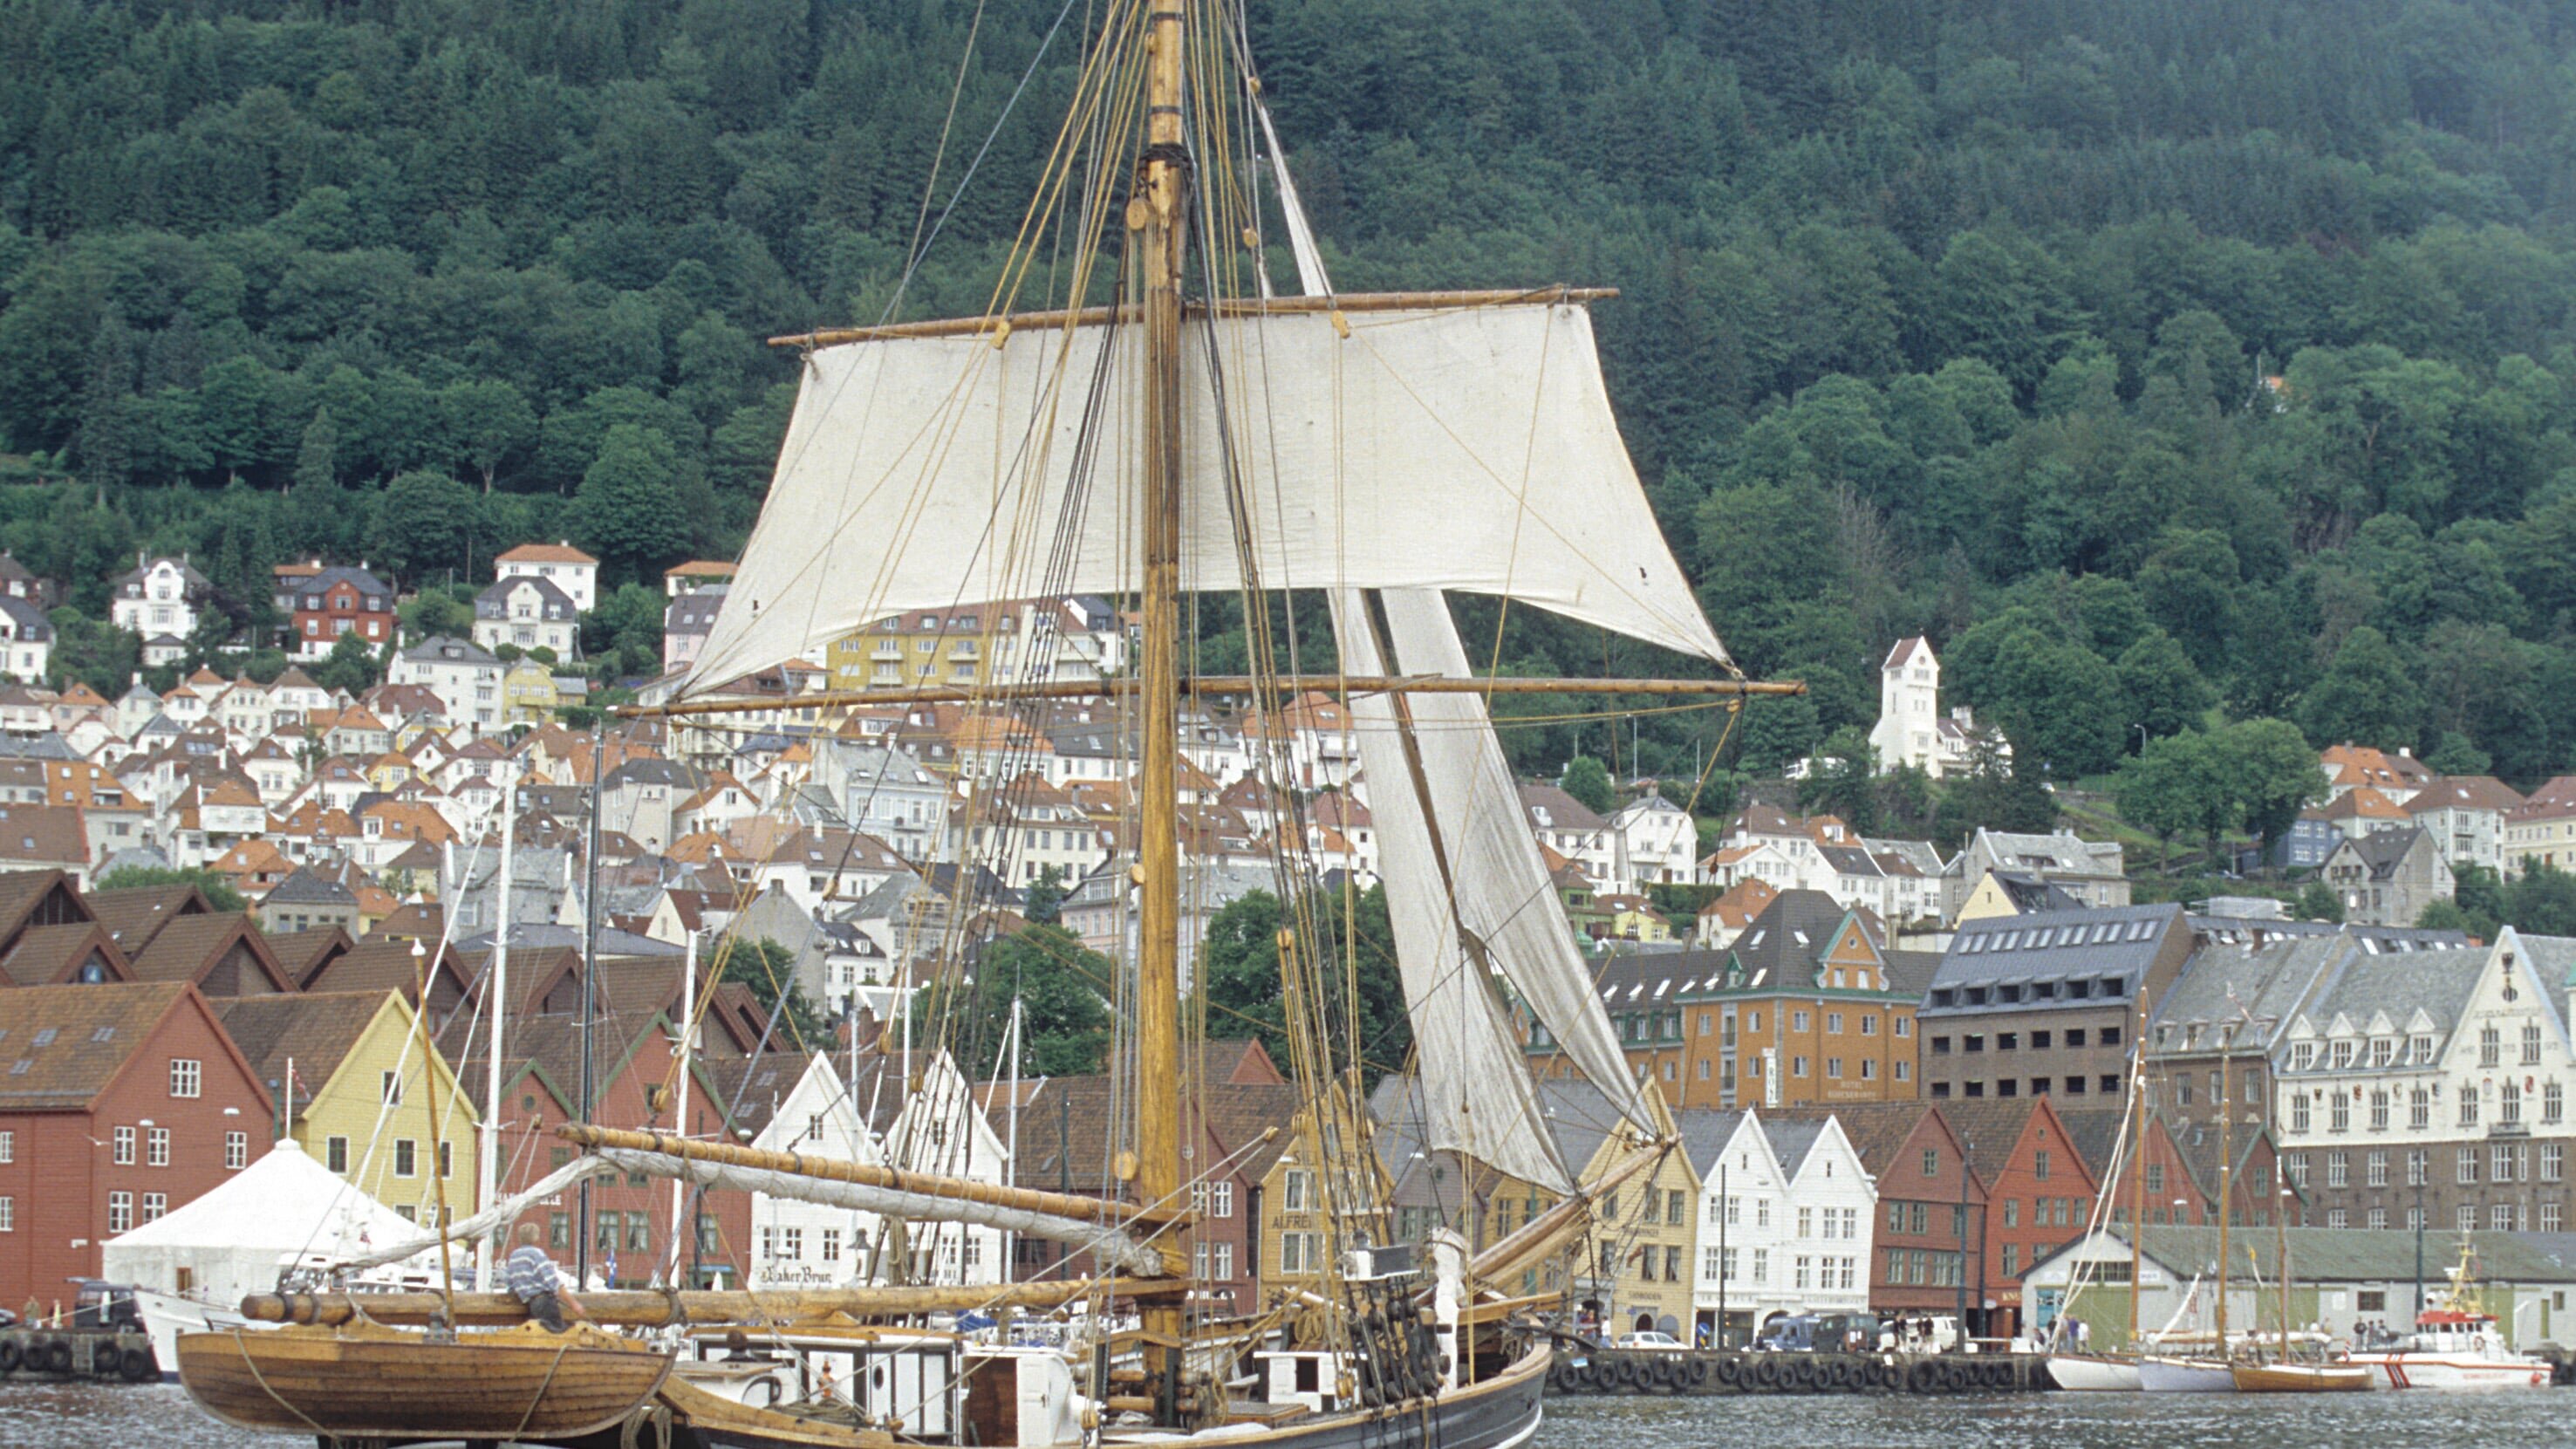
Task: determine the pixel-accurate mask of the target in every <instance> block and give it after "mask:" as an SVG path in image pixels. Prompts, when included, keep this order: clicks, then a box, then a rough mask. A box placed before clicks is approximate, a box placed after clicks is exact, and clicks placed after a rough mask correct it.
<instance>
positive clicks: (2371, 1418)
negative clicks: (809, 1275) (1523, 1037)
mask: <svg viewBox="0 0 2576 1449" xmlns="http://www.w3.org/2000/svg"><path fill="white" fill-rule="evenodd" d="M2571 1408H2576V1390H2566V1389H2560V1390H2543V1391H2540V1392H2536V1393H2512V1394H2488V1395H2476V1394H2466V1395H2447V1394H2425V1393H2370V1394H2319V1395H2294V1394H2284V1395H2266V1396H2254V1397H2244V1398H2239V1397H2235V1396H2233V1395H2226V1394H2212V1395H2206V1396H2200V1395H2161V1394H2160V1395H2153V1396H2150V1395H2145V1394H2015V1395H1999V1396H1996V1397H1992V1398H1978V1397H1957V1398H1950V1397H1939V1398H1915V1397H1912V1396H1909V1395H1903V1394H1885V1395H1854V1396H1821V1397H1767V1396H1766V1397H1742V1398H1714V1399H1712V1398H1681V1399H1660V1398H1599V1397H1586V1398H1576V1399H1550V1400H1549V1401H1548V1407H1547V1423H1546V1425H1545V1426H1544V1427H1543V1428H1541V1429H1540V1430H1539V1433H1538V1437H1537V1438H1536V1439H1535V1440H1533V1441H1532V1446H1531V1449H1741V1446H1743V1445H1747V1444H1779V1445H1795V1446H1797V1449H2168V1446H2216V1449H2225V1446H2235V1445H2243V1446H2246V1449H2365V1446H2366V1449H2472V1446H2473V1449H2564V1446H2566V1445H2568V1444H2570V1443H2576V1431H2571V1429H2570V1427H2569V1423H2568V1414H2569V1410H2570V1409H2571ZM309 1442H310V1441H309V1440H305V1439H301V1438H293V1437H288V1436H282V1435H263V1434H245V1433H243V1432H241V1431H240V1430H237V1429H230V1428H227V1427H225V1426H223V1425H221V1424H218V1423H216V1422H214V1421H213V1420H211V1419H208V1418H207V1417H205V1416H204V1415H203V1414H200V1413H198V1412H197V1410H196V1407H195V1406H194V1405H193V1404H191V1403H190V1402H189V1401H188V1397H187V1395H186V1394H185V1393H183V1392H181V1391H180V1390H179V1388H178V1387H177V1386H175V1385H146V1386H144V1387H141V1388H124V1387H97V1386H93V1385H89V1384H64V1385H38V1384H7V1385H0V1449H287V1446H290V1445H293V1446H300V1445H304V1444H307V1443H309Z"/></svg>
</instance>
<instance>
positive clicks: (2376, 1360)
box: [2351, 1308, 2550, 1394]
mask: <svg viewBox="0 0 2576 1449" xmlns="http://www.w3.org/2000/svg"><path fill="white" fill-rule="evenodd" d="M2351 1362H2352V1363H2355V1364H2358V1365H2361V1366H2363V1367H2366V1368H2368V1369H2369V1370H2370V1371H2371V1373H2372V1375H2373V1376H2374V1377H2376V1378H2377V1380H2378V1382H2379V1384H2380V1386H2381V1387H2383V1388H2391V1389H2439V1390H2442V1391H2444V1392H2447V1393H2455V1394H2458V1393H2484V1392H2489V1391H2493V1390H2500V1389H2545V1388H2547V1387H2549V1375H2550V1367H2549V1362H2548V1360H2546V1359H2540V1358H2534V1357H2532V1356H2530V1355H2529V1354H2523V1353H2517V1352H2515V1351H2514V1350H2513V1349H2512V1348H2511V1347H2510V1346H2509V1345H2507V1344H2506V1343H2505V1340H2504V1335H2503V1334H2502V1333H2500V1332H2498V1331H2497V1327H2496V1321H2495V1318H2494V1317H2493V1315H2490V1314H2485V1313H2477V1312H2470V1311H2463V1310H2461V1309H2457V1308H2432V1309H2427V1310H2425V1312H2424V1313H2422V1314H2421V1315H2419V1316H2418V1317H2417V1319H2416V1321H2415V1332H2414V1333H2412V1334H2409V1335H2407V1336H2405V1337H2403V1338H2400V1339H2399V1340H2398V1341H2397V1342H2396V1343H2395V1344H2394V1345H2391V1346H2388V1347H2373V1348H2365V1349H2357V1350H2355V1351H2354V1352H2353V1354H2352V1358H2351Z"/></svg>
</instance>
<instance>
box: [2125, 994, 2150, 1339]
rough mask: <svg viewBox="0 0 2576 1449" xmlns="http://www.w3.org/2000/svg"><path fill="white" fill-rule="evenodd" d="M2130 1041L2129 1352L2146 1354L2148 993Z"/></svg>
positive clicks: (2143, 997)
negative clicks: (2142, 1307) (2141, 1330)
mask: <svg viewBox="0 0 2576 1449" xmlns="http://www.w3.org/2000/svg"><path fill="white" fill-rule="evenodd" d="M2129 1040H2130V1041H2131V1043H2133V1045H2132V1046H2131V1047H2130V1061H2131V1062H2133V1063H2134V1065H2133V1066H2131V1068H2130V1069H2129V1073H2130V1077H2129V1173H2130V1176H2131V1178H2132V1181H2131V1183H2130V1187H2129V1197H2130V1202H2131V1205H2130V1208H2129V1351H2130V1352H2131V1353H2134V1354H2144V1353H2145V1352H2146V1345H2145V1343H2144V1342H2143V1341H2142V1340H2141V1339H2139V1337H2138V1284H2139V1279H2138V1270H2139V1268H2140V1267H2141V1266H2142V1265H2143V1263H2144V1260H2145V1257H2146V1250H2145V1248H2144V1247H2143V1246H2142V1245H2143V1244H2144V1243H2145V1241H2146V1236H2147V993H2146V992H2145V991H2143V990H2142V991H2140V992H2139V993H2138V1024H2137V1025H2136V1026H2135V1027H2134V1028H2132V1029H2131V1032H2130V1036H2129Z"/></svg>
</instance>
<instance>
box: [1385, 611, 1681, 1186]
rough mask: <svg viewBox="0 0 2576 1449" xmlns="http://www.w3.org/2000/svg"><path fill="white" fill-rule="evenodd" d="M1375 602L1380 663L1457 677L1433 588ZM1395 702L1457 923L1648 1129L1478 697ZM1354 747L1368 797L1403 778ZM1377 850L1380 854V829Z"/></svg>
mask: <svg viewBox="0 0 2576 1449" xmlns="http://www.w3.org/2000/svg"><path fill="white" fill-rule="evenodd" d="M1380 601H1381V607H1382V608H1383V610H1384V612H1385V617H1386V626H1387V635H1388V642H1389V643H1390V644H1391V646H1392V647H1393V648H1394V651H1395V658H1394V659H1392V660H1390V661H1388V664H1389V666H1390V668H1391V670H1392V672H1394V673H1398V674H1438V675H1445V676H1448V677H1450V678H1453V679H1463V678H1466V677H1467V676H1468V674H1469V673H1470V670H1469V669H1468V665H1467V651H1466V649H1465V648H1464V647H1463V646H1461V645H1460V643H1459V641H1458V626H1457V624H1456V622H1455V621H1453V620H1452V619H1451V618H1450V615H1449V606H1448V603H1447V602H1446V601H1445V600H1444V599H1443V598H1442V597H1441V596H1440V594H1439V593H1438V592H1437V591H1434V590H1427V589H1397V590H1390V591H1387V592H1386V593H1384V594H1382V595H1381V596H1380ZM1406 708H1407V710H1408V711H1409V713H1410V714H1411V715H1412V717H1413V721H1414V725H1415V729H1414V737H1415V741H1416V744H1417V747H1418V748H1419V749H1420V751H1421V756H1422V767H1423V775H1424V777H1425V778H1426V779H1427V780H1428V782H1429V784H1430V789H1431V800H1432V810H1433V813H1434V814H1435V815H1436V816H1437V817H1438V819H1439V828H1440V832H1441V836H1442V839H1443V843H1444V844H1445V845H1446V847H1447V850H1448V855H1449V866H1450V871H1451V873H1452V874H1453V875H1454V877H1455V890H1456V894H1457V914H1458V920H1459V922H1460V924H1462V925H1463V926H1465V928H1466V929H1467V930H1468V931H1469V932H1470V933H1472V934H1473V935H1474V936H1475V938H1476V939H1478V940H1480V941H1482V942H1483V943H1484V946H1485V950H1486V953H1487V955H1488V956H1490V957H1491V959H1492V960H1493V963H1494V964H1495V965H1496V966H1497V967H1499V968H1500V969H1501V970H1502V973H1503V975H1504V976H1505V977H1506V978H1507V979H1509V980H1510V982H1511V983H1512V989H1513V990H1514V991H1516V992H1518V993H1519V994H1520V998H1521V1001H1522V1002H1523V1003H1524V1004H1525V1005H1527V1006H1528V1007H1529V1009H1530V1012H1531V1014H1533V1015H1534V1016H1536V1017H1537V1018H1538V1020H1539V1022H1540V1024H1541V1025H1543V1026H1545V1027H1546V1028H1547V1030H1548V1032H1549V1033H1550V1034H1551V1035H1552V1036H1554V1037H1555V1038H1556V1041H1557V1044H1558V1046H1559V1048H1560V1049H1561V1050H1563V1051H1564V1053H1565V1054H1566V1056H1567V1057H1568V1058H1569V1059H1570V1060H1572V1061H1573V1063H1574V1065H1575V1068H1576V1069H1577V1070H1578V1071H1580V1072H1582V1073H1583V1075H1584V1076H1586V1077H1588V1078H1590V1079H1591V1081H1592V1084H1593V1085H1594V1086H1596V1087H1598V1088H1600V1089H1601V1092H1602V1095H1604V1096H1606V1097H1608V1098H1609V1099H1610V1101H1611V1103H1612V1105H1614V1106H1616V1107H1617V1108H1618V1109H1619V1111H1620V1114H1621V1115H1623V1116H1625V1117H1626V1118H1627V1119H1628V1120H1629V1121H1631V1122H1633V1123H1635V1124H1636V1125H1637V1127H1638V1128H1639V1129H1640V1130H1642V1131H1644V1132H1646V1133H1647V1134H1648V1135H1649V1136H1652V1135H1655V1134H1656V1132H1657V1131H1658V1128H1657V1127H1656V1125H1655V1122H1654V1120H1653V1119H1652V1118H1651V1117H1650V1116H1649V1115H1648V1114H1647V1111H1646V1106H1645V1103H1644V1102H1643V1101H1642V1100H1641V1099H1640V1097H1639V1095H1638V1091H1637V1082H1636V1078H1635V1077H1634V1076H1633V1075H1632V1074H1631V1073H1630V1071H1629V1069H1628V1057H1627V1053H1626V1052H1624V1051H1622V1050H1621V1049H1620V1046H1619V1033H1618V1029H1617V1028H1616V1027H1613V1026H1612V1025H1611V1024H1610V1016H1609V1013H1608V1012H1606V1011H1604V1010H1603V1009H1602V1005H1601V998H1600V995H1599V994H1598V993H1597V992H1596V991H1594V989H1593V985H1592V973H1591V972H1590V970H1589V969H1587V968H1586V967H1585V965H1584V961H1583V956H1582V953H1581V952H1579V951H1577V950H1576V949H1575V946H1574V931H1573V928H1572V926H1571V925H1569V924H1568V923H1567V921H1566V918H1565V907H1564V905H1563V904H1562V903H1561V902H1560V901H1558V899H1557V896H1556V888H1555V886H1554V884H1553V883H1552V882H1551V881H1549V879H1548V875H1547V865H1546V863H1545V862H1544V861H1543V860H1541V859H1540V858H1539V853H1538V841H1537V838H1536V837H1535V836H1533V835H1532V834H1531V833H1530V828H1529V823H1528V822H1527V821H1525V820H1523V819H1522V818H1521V810H1520V793H1519V790H1518V789H1517V787H1516V786H1515V784H1514V781H1513V777H1512V769H1511V764H1510V762H1509V761H1507V760H1505V759H1504V758H1503V746H1502V742H1501V741H1500V740H1498V739H1496V738H1495V737H1494V728H1493V722H1492V721H1491V720H1490V719H1488V718H1487V717H1486V713H1485V702H1484V700H1483V699H1481V698H1479V697H1477V696H1475V695H1472V694H1416V695H1408V696H1406ZM1361 749H1362V753H1363V757H1364V761H1365V763H1366V764H1367V768H1368V772H1369V779H1370V780H1371V781H1372V782H1374V784H1375V786H1376V789H1375V791H1374V792H1373V795H1372V799H1373V800H1374V799H1375V798H1376V797H1379V796H1383V795H1384V794H1386V793H1387V791H1388V790H1389V789H1391V788H1393V787H1394V786H1396V785H1399V784H1401V783H1403V777H1402V776H1400V775H1399V776H1395V777H1393V778H1390V777H1389V776H1387V775H1385V774H1382V773H1380V771H1379V769H1378V766H1377V763H1376V760H1375V758H1374V757H1373V756H1370V755H1368V753H1367V751H1368V741H1367V738H1366V737H1365V736H1363V737H1362V741H1361ZM1379 851H1380V855H1381V857H1384V858H1388V859H1391V857H1388V855H1387V851H1388V846H1387V844H1386V834H1385V831H1384V830H1383V829H1381V830H1380V832H1379ZM1389 868H1391V867H1389Z"/></svg>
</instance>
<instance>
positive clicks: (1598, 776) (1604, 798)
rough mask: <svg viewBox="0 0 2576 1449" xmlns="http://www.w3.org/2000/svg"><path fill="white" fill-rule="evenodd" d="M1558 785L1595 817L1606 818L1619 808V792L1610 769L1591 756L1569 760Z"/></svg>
mask: <svg viewBox="0 0 2576 1449" xmlns="http://www.w3.org/2000/svg"><path fill="white" fill-rule="evenodd" d="M1556 783H1557V788H1559V789H1561V790H1563V791H1564V792H1565V793H1566V794H1568V795H1571V796H1573V797H1574V798H1575V800H1576V802H1577V803H1579V804H1581V805H1582V806H1583V808H1584V809H1586V810H1589V811H1591V812H1592V813H1593V814H1595V815H1603V816H1606V815H1608V814H1610V812H1611V811H1613V810H1615V809H1617V808H1618V804H1619V796H1618V791H1617V788H1616V787H1615V786H1613V785H1612V784H1611V782H1610V769H1609V767H1608V766H1606V765H1604V764H1602V763H1601V762H1600V761H1599V760H1596V759H1594V758H1592V757H1591V756H1590V755H1577V756H1575V757H1574V758H1573V759H1571V760H1568V761H1567V762H1566V765H1565V773H1564V774H1563V775H1561V776H1559V777H1557V782H1556Z"/></svg>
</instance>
